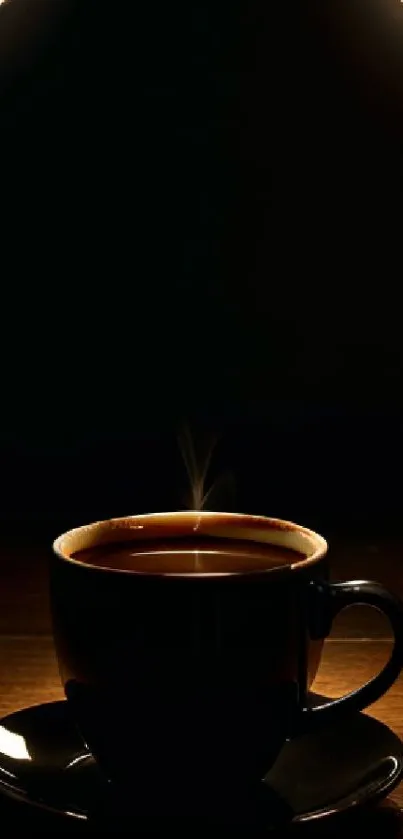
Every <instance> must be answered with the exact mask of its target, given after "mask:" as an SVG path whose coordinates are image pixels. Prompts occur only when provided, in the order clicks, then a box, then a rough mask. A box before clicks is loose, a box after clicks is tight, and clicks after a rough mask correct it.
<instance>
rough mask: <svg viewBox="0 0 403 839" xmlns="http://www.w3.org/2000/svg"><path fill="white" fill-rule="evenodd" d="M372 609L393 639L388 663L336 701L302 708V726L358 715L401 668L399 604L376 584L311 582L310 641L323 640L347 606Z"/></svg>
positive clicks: (402, 631)
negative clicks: (385, 620) (385, 621)
mask: <svg viewBox="0 0 403 839" xmlns="http://www.w3.org/2000/svg"><path fill="white" fill-rule="evenodd" d="M358 605H366V606H373V607H374V608H375V609H378V610H379V611H380V612H382V613H383V614H384V615H386V617H387V618H388V620H389V622H390V625H391V627H392V631H393V635H394V644H393V649H392V652H391V655H390V658H389V660H388V661H387V663H386V664H385V666H384V667H383V669H382V670H381V672H380V673H378V675H377V676H374V677H373V678H372V679H370V680H369V682H367V683H366V684H365V685H363V686H362V687H360V688H357V690H353V691H351V693H348V694H346V695H345V696H341V697H339V698H338V699H329V700H328V701H327V702H326V701H325V702H324V703H323V704H320V705H314V706H312V707H307V708H303V711H302V717H303V722H304V723H305V724H306V725H307V726H308V727H309V726H311V725H312V724H314V723H316V722H318V723H319V722H320V723H332V722H333V721H334V720H336V719H338V718H339V717H340V716H341V715H344V714H345V713H351V712H354V711H362V710H363V709H364V708H367V707H368V705H372V703H373V702H376V700H377V699H379V698H380V697H381V696H383V694H384V693H386V691H387V690H389V688H390V687H391V685H393V683H394V682H395V681H396V679H397V677H398V676H399V673H400V671H401V670H402V668H403V603H402V601H401V600H400V599H399V598H398V597H396V596H395V595H393V594H391V593H390V592H389V591H388V590H387V589H385V588H384V587H383V586H381V585H380V584H379V583H373V582H368V581H367V580H356V581H351V582H345V583H326V582H320V583H319V582H315V581H313V582H312V583H311V584H310V587H309V603H308V619H309V624H308V625H309V634H310V637H311V638H312V640H315V639H316V640H317V639H319V638H325V637H326V636H327V635H328V634H329V632H330V630H331V627H332V622H333V620H334V618H335V617H336V615H337V614H338V613H339V612H341V611H342V610H343V609H345V608H346V607H347V606H358Z"/></svg>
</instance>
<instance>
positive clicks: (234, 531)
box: [52, 510, 328, 579]
mask: <svg viewBox="0 0 403 839" xmlns="http://www.w3.org/2000/svg"><path fill="white" fill-rule="evenodd" d="M172 519H176V527H177V529H178V528H179V531H180V532H179V534H178V532H177V530H176V532H175V533H174V534H172V538H175V537H176V538H181V537H182V538H183V537H185V536H186V535H189V536H191V535H192V534H194V533H200V535H205V536H216V537H217V536H218V537H219V538H223V539H225V538H227V539H229V540H231V539H238V540H245V541H252V542H255V543H258V544H265V543H266V544H269V545H270V544H271V545H273V544H276V545H279V546H280V545H281V546H282V547H285V548H290V549H294V550H297V551H300V552H301V553H304V554H305V552H306V550H308V549H309V548H311V552H307V553H306V556H305V559H302V560H300V561H298V562H294V563H290V565H284V566H273V567H271V568H263V569H262V568H259V569H256V570H253V569H251V570H247V569H242V570H234V571H223V572H215V571H208V572H201V573H195V572H194V571H192V572H191V571H189V572H188V571H186V572H184V571H181V572H151V573H150V572H148V571H146V570H134V571H133V570H129V569H124V568H113V569H111V568H104V567H102V566H99V565H91V564H90V563H87V562H85V563H84V562H82V561H80V560H79V559H76V558H73V557H72V556H71V555H70V554H71V553H73V552H75V551H78V550H83V549H84V548H85V547H89V546H91V545H92V546H94V547H96V546H97V545H102V544H108V543H110V544H112V543H116V542H118V541H131V540H133V541H136V536H135V535H134V534H135V533H137V538H138V532H139V531H142V530H143V529H144V528H145V527H146V526H148V533H149V535H148V536H147V535H146V536H145V535H143V534H142V538H143V539H144V538H150V539H153V538H154V539H158V528H159V527H161V528H162V527H164V526H166V525H167V523H168V522H169V521H172ZM111 534H112V538H109V536H110V535H111ZM274 534H277V536H276V537H275V540H274V542H273V535H274ZM161 535H162V534H161ZM97 536H98V538H96V537H97ZM264 536H267V537H268V536H271V540H270V538H266V539H265V538H264ZM94 537H95V539H94ZM262 537H263V538H262ZM169 538H170V537H169V536H167V534H166V533H164V539H165V540H166V539H169ZM52 547H53V551H54V553H55V555H56V556H57V557H58V558H59V559H61V560H63V561H64V562H66V563H68V564H69V565H73V566H76V567H79V568H85V569H87V570H91V571H99V572H100V573H102V572H104V573H112V574H126V575H127V574H130V576H133V577H135V576H141V577H148V578H161V577H167V578H179V577H182V578H187V579H201V578H214V579H216V578H218V577H245V576H248V577H249V576H254V577H255V576H262V575H267V574H269V573H272V572H275V571H277V572H278V571H279V570H280V569H283V570H291V571H300V570H301V571H302V570H304V569H306V568H309V567H310V566H313V565H315V564H316V563H317V562H319V560H321V559H322V558H323V557H324V556H325V555H326V553H327V550H328V544H327V542H326V540H325V539H324V538H323V536H321V535H320V534H319V533H316V532H315V531H314V530H311V529H310V528H307V527H304V526H303V525H300V524H296V523H295V522H292V521H288V520H286V519H280V518H273V517H267V516H260V515H254V514H249V513H224V512H215V511H208V510H203V511H195V510H177V511H175V510H172V511H168V512H156V513H143V514H139V515H130V516H121V517H119V518H111V519H103V520H100V521H95V522H91V523H90V524H84V525H81V526H79V527H75V528H72V529H71V530H67V531H65V532H64V533H62V534H60V536H58V537H57V538H56V539H55V540H54V542H53V546H52ZM301 547H302V550H301ZM69 551H70V554H69Z"/></svg>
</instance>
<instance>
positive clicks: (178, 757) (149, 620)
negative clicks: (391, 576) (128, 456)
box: [51, 512, 403, 812]
mask: <svg viewBox="0 0 403 839" xmlns="http://www.w3.org/2000/svg"><path fill="white" fill-rule="evenodd" d="M195 531H197V536H198V539H200V538H202V537H203V536H210V537H211V536H213V537H214V538H217V539H220V540H225V542H226V546H227V547H228V545H229V543H230V541H231V540H234V539H236V540H239V539H242V540H245V541H246V543H247V542H248V541H250V542H255V543H256V542H258V543H266V544H267V543H269V544H274V545H281V546H283V547H288V548H293V549H295V550H297V551H299V552H301V553H302V554H303V556H304V557H305V558H304V559H303V560H302V561H299V562H297V563H296V564H291V565H282V566H281V567H279V568H271V569H268V570H263V571H258V572H249V571H243V572H234V573H225V574H212V573H209V574H203V573H202V574H197V573H196V574H195V573H191V574H184V573H161V574H155V573H153V574H148V573H144V572H141V573H140V572H137V573H136V572H126V571H119V570H105V569H102V568H99V567H91V566H90V565H88V564H84V563H81V562H80V561H78V560H76V559H74V558H73V559H72V558H71V557H72V554H73V553H75V552H77V551H79V550H82V549H84V548H87V547H92V546H96V545H101V544H102V545H104V544H106V543H116V542H119V541H128V540H136V539H138V538H141V539H142V540H144V539H150V540H153V541H155V540H158V539H163V540H164V541H165V542H166V540H167V539H169V538H171V537H172V538H174V539H175V540H176V541H177V540H178V538H179V539H180V538H181V537H187V538H189V537H191V536H192V534H194V533H195ZM326 553H327V545H326V542H325V540H324V539H323V538H322V537H321V536H319V535H318V534H316V533H313V532H312V531H310V530H308V529H306V528H304V527H300V526H299V525H297V524H292V523H290V522H286V521H280V520H277V519H267V518H262V517H257V516H247V515H238V514H225V513H207V512H206V513H193V512H188V513H158V514H152V515H149V516H134V517H129V518H122V519H114V520H110V521H104V522H98V523H95V524H91V525H88V526H86V527H80V528H77V529H76V530H72V531H70V532H68V533H65V534H64V535H62V536H60V537H59V538H58V539H57V540H56V542H55V543H54V556H53V562H52V569H51V594H52V609H53V621H54V637H55V644H56V649H57V654H58V658H59V664H60V672H61V678H62V682H63V685H64V688H65V692H66V696H67V699H68V701H69V703H70V705H71V709H72V713H73V716H74V718H75V720H76V721H77V723H78V726H79V728H80V730H81V732H82V735H83V737H84V739H85V741H86V742H87V744H88V746H89V748H90V749H91V750H92V752H93V754H94V755H95V757H96V759H97V760H98V761H99V764H100V766H101V767H102V768H103V770H104V772H105V774H106V776H107V777H108V778H109V779H112V781H114V782H115V786H116V787H119V788H121V789H125V790H126V791H127V790H130V795H131V797H132V799H133V798H134V799H135V801H136V806H138V807H139V808H140V809H141V808H143V809H144V808H145V810H147V808H148V810H147V812H150V808H151V809H152V808H153V807H155V806H156V802H159V806H160V807H162V804H161V802H165V806H169V807H170V808H172V809H173V810H174V811H175V809H176V810H178V811H180V810H181V808H183V806H184V802H186V806H187V807H189V808H190V809H192V808H195V807H198V808H199V810H200V808H203V807H208V806H209V804H208V803H209V802H211V801H216V800H217V798H221V799H222V800H225V797H226V791H227V790H230V795H231V797H232V800H234V797H235V798H236V795H237V794H236V793H235V792H234V790H235V788H236V789H238V790H239V791H240V792H241V790H242V789H246V788H250V787H251V786H253V785H254V784H257V785H258V784H259V780H260V779H261V778H262V777H263V776H264V775H265V773H266V772H267V771H268V769H269V768H270V766H271V765H272V764H273V761H274V760H275V758H276V756H277V755H278V753H279V751H280V749H281V748H282V746H283V744H284V742H285V740H286V739H287V738H289V737H292V736H294V735H295V734H297V733H298V732H299V731H301V730H302V729H306V728H307V727H309V726H311V725H314V724H315V725H316V724H321V723H322V722H330V721H331V720H332V719H336V718H339V717H340V715H342V714H344V713H348V712H349V711H351V710H358V709H362V708H365V707H366V706H367V705H369V704H370V703H371V702H374V701H375V700H376V699H378V698H379V697H380V696H381V695H382V694H383V693H384V692H385V691H386V690H387V689H388V688H389V687H390V685H391V684H392V683H393V682H394V681H395V679H396V678H397V676H398V674H399V672H400V670H401V667H402V662H403V619H402V617H403V609H402V605H401V603H400V601H399V600H398V599H397V598H395V597H394V596H393V595H391V594H389V593H388V592H387V591H385V589H384V588H383V587H382V586H380V585H378V584H377V583H369V582H363V581H359V582H343V583H329V582H328V581H327V580H328V569H327V560H326ZM355 603H366V604H369V605H372V606H375V607H376V608H377V609H380V610H381V611H382V612H384V614H386V615H387V617H388V618H389V620H390V622H391V625H392V629H393V632H394V636H395V644H394V648H393V652H392V654H391V657H390V659H389V661H388V663H387V664H386V666H385V667H384V669H383V670H382V672H381V673H380V674H379V675H378V676H376V677H375V678H374V679H373V680H372V681H370V682H369V683H368V684H366V685H365V686H363V687H362V688H360V689H359V690H357V691H354V692H352V693H351V694H349V695H348V696H345V697H342V698H341V699H336V700H329V701H328V702H327V703H326V704H324V705H321V706H317V707H315V706H314V707H309V703H308V699H307V692H308V690H309V687H310V685H311V683H312V681H313V678H314V676H315V673H316V670H317V667H318V664H319V659H320V652H321V647H322V644H323V639H324V638H325V637H326V635H327V634H328V633H329V631H330V628H331V624H332V619H333V618H334V616H335V615H336V614H337V613H338V612H339V611H340V610H341V609H343V608H344V607H345V606H349V605H352V604H355ZM153 802H154V803H153Z"/></svg>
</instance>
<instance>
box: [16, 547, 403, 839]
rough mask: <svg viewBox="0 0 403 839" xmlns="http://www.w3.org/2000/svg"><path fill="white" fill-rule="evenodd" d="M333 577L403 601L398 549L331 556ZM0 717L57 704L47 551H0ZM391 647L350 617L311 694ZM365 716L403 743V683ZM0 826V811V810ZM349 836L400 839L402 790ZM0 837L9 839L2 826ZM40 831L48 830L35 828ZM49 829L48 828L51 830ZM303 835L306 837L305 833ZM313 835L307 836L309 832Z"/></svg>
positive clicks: (369, 620) (363, 677) (377, 622)
mask: <svg viewBox="0 0 403 839" xmlns="http://www.w3.org/2000/svg"><path fill="white" fill-rule="evenodd" d="M334 553H335V556H334V562H333V569H334V573H333V576H335V577H337V578H339V579H347V578H350V579H359V578H361V579H362V578H370V579H378V580H380V581H381V582H383V583H384V584H387V585H388V586H389V587H391V588H393V589H394V590H395V591H397V592H399V593H400V594H402V595H403V574H402V573H401V572H400V567H401V566H400V556H402V555H403V543H402V544H401V545H400V546H399V545H396V544H395V543H393V544H389V545H388V544H387V543H382V544H379V543H378V544H366V543H362V544H359V545H357V544H354V545H350V546H348V547H346V546H344V547H340V546H339V547H338V548H336V550H335V552H334ZM1 557H3V561H0V717H1V716H4V715H5V714H8V713H11V712H13V711H15V710H17V709H19V708H24V707H27V706H29V705H33V704H37V703H41V702H49V701H52V700H56V699H60V698H62V691H61V688H60V684H59V678H58V672H57V665H56V660H55V655H54V651H53V644H52V639H51V634H50V623H49V610H48V602H47V590H46V563H47V559H46V550H44V549H41V548H39V549H37V550H36V551H35V552H34V553H32V550H31V551H28V549H27V548H26V547H25V546H23V545H21V546H19V548H18V549H17V548H15V549H14V550H10V549H9V548H7V550H6V549H3V553H1V551H0V560H1ZM390 647H391V639H390V631H389V627H388V625H387V623H386V622H385V620H384V619H383V618H382V616H380V615H378V613H376V612H374V611H373V610H368V609H355V610H352V609H351V610H348V611H347V612H346V613H345V614H344V615H343V616H341V617H340V618H339V619H338V621H337V623H336V624H335V627H334V630H333V632H332V636H331V638H330V639H329V640H328V641H327V642H326V646H325V653H324V657H323V661H322V665H321V669H320V673H319V675H318V678H317V681H316V684H315V689H316V690H317V691H318V692H319V693H322V694H325V695H327V696H331V697H334V696H339V695H342V694H344V693H346V692H347V691H349V690H351V689H353V688H354V687H358V686H359V685H360V684H362V683H363V682H365V681H367V680H368V679H369V678H370V677H371V676H372V675H374V674H375V673H376V672H378V671H379V669H380V668H381V667H382V664H383V663H384V662H385V661H386V659H387V657H388V654H389V651H390ZM368 713H370V714H371V715H372V716H374V717H376V718H377V719H379V720H381V721H383V722H385V723H387V725H389V726H390V727H391V728H392V729H393V731H394V732H395V733H396V734H397V735H398V736H399V737H401V738H402V739H403V677H402V678H400V679H399V680H398V682H397V683H396V684H395V685H394V687H393V688H392V689H391V690H390V691H389V693H388V694H387V695H386V696H384V697H383V698H382V699H381V700H380V701H379V702H377V703H376V704H375V705H373V706H372V707H371V708H370V709H369V711H368ZM0 819H1V809H0ZM354 824H355V828H354V830H355V831H356V830H357V831H358V832H364V833H365V834H366V835H374V836H376V835H381V834H382V836H384V837H386V839H388V837H403V783H402V784H401V786H400V787H398V788H397V789H396V790H395V791H394V792H393V793H392V794H391V795H390V797H389V798H388V799H387V801H386V802H385V803H384V804H383V805H382V806H378V807H377V808H376V809H375V811H373V809H372V808H371V809H368V811H364V812H363V813H362V814H361V815H360V817H359V821H358V823H357V822H354ZM0 829H1V833H2V836H4V837H7V836H9V835H10V836H11V835H14V834H13V833H12V829H11V832H8V831H7V830H6V829H5V828H4V825H3V826H2V825H1V821H0ZM39 829H40V830H41V832H43V830H46V825H45V826H42V827H41V828H37V830H38V832H39ZM49 829H50V828H49ZM345 829H346V827H345V826H344V827H337V826H334V827H332V828H331V829H330V828H325V827H319V828H315V831H314V833H315V835H319V836H322V835H323V836H328V835H329V836H330V835H331V836H339V835H340V836H341V834H342V832H344V831H345ZM306 832H307V831H304V833H306ZM309 832H311V829H310V831H309Z"/></svg>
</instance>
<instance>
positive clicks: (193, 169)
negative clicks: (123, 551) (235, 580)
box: [0, 0, 403, 539]
mask: <svg viewBox="0 0 403 839" xmlns="http://www.w3.org/2000/svg"><path fill="white" fill-rule="evenodd" d="M11 7H13V9H14V10H15V11H14V17H13V20H11V17H10V9H11ZM60 9H61V10H62V14H61V15H60V18H58V20H57V25H56V23H53V21H52V24H51V25H49V29H48V30H45V29H44V21H45V15H46V14H47V13H48V10H49V3H46V2H45V0H38V2H37V4H35V0H33V2H32V3H31V4H29V3H27V2H25V3H24V2H23V0H21V2H19V0H11V3H10V4H9V8H8V9H7V4H6V5H5V6H3V7H0V32H1V35H0V56H1V61H0V72H1V98H0V149H1V158H0V164H1V167H0V203H1V207H2V220H1V227H0V242H1V251H0V266H1V267H0V271H1V297H0V318H1V324H0V350H1V355H0V364H1V368H0V384H1V388H0V521H1V526H2V528H3V532H7V531H8V530H10V528H9V525H10V524H11V523H17V525H18V530H19V532H31V531H32V530H36V531H38V532H40V533H43V534H46V536H47V535H48V534H49V536H51V535H55V534H56V533H57V532H58V530H59V529H61V528H64V527H68V526H70V525H73V524H78V523H82V522H85V521H87V520H91V519H94V518H100V517H107V516H111V515H122V514H126V513H135V512H149V511H152V510H157V509H172V508H178V507H181V506H183V505H184V492H185V491H186V475H185V472H184V468H183V464H182V461H181V456H180V454H179V450H178V446H177V439H176V438H177V432H178V428H179V426H180V425H181V424H182V423H183V421H184V420H185V419H186V420H187V421H188V422H189V425H190V427H191V429H193V432H194V436H195V439H196V440H202V439H204V437H205V435H206V434H208V435H209V434H210V433H212V432H214V433H215V434H217V435H218V437H219V442H218V445H217V448H216V455H215V458H214V459H213V462H212V469H211V472H210V478H211V479H214V478H215V477H217V476H220V475H221V474H227V473H228V472H230V473H231V475H232V484H231V491H230V490H229V489H228V486H229V484H228V482H227V481H224V483H223V487H222V489H221V495H220V493H219V492H218V490H217V494H216V497H215V498H214V506H215V507H216V508H218V507H219V508H221V509H225V508H230V509H233V510H240V511H245V512H256V513H263V514H268V515H277V516H283V517H286V518H292V519H296V520H299V521H301V522H302V523H304V524H307V525H311V526H313V527H316V528H317V529H319V530H321V531H322V532H324V533H325V534H326V535H331V534H332V533H333V532H338V533H340V532H344V531H345V532H348V533H351V534H358V535H359V534H361V533H365V534H366V538H368V539H370V538H372V536H374V538H375V536H378V535H379V534H382V533H384V532H388V533H391V532H392V533H398V531H399V528H400V521H401V507H402V492H401V476H402V474H403V447H402V429H403V424H402V420H403V417H402V411H401V390H402V360H403V359H402V354H403V346H402V334H401V332H402V329H401V321H402V312H401V304H400V297H401V291H400V286H401V277H402V266H401V254H402V244H401V236H402V211H401V204H402V176H403V158H402V155H403V147H402V137H403V6H402V5H401V4H400V3H399V2H398V0H393V2H392V0H371V2H368V0H365V2H364V0H362V2H358V0H348V2H344V0H329V2H327V3H317V2H316V0H304V2H294V0H291V1H290V2H289V3H283V2H278V3H275V4H270V3H264V2H258V0H253V2H248V3H246V2H245V3H242V4H240V3H233V4H231V5H230V4H227V3H220V2H217V0H215V2H214V3H213V2H210V0H205V2H204V3H201V2H199V0H197V2H196V0H195V2H191V3H189V2H187V3H185V2H175V3H173V4H167V3H162V2H157V3H145V4H142V5H141V6H140V7H137V6H136V7H134V6H133V4H128V3H121V4H119V3H116V4H115V3H110V2H105V1H104V0H81V2H76V3H74V2H70V3H69V2H67V0H66V2H63V3H62V0H60ZM38 10H40V12H39V11H38ZM40 15H43V17H40ZM38 20H39V26H38ZM35 26H37V30H35ZM35 31H36V36H35V37H34V33H35ZM38 32H39V33H42V35H43V37H41V39H40V40H38V37H37V36H38ZM32 44H34V46H32Z"/></svg>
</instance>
